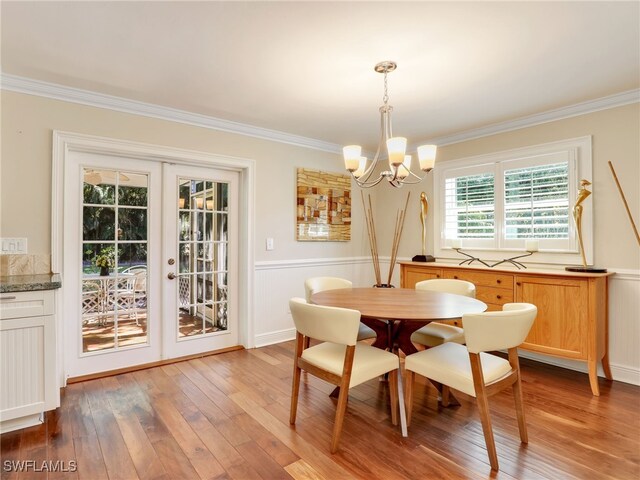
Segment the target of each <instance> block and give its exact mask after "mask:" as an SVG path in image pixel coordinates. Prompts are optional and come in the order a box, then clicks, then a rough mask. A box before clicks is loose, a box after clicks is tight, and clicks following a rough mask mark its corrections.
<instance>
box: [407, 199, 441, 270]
mask: <svg viewBox="0 0 640 480" xmlns="http://www.w3.org/2000/svg"><path fill="white" fill-rule="evenodd" d="M428 211H429V200H428V199H427V194H426V193H424V192H422V193H421V194H420V223H422V255H416V256H415V257H413V258H412V259H411V260H413V261H414V262H435V261H436V259H435V258H434V257H432V256H431V255H427V212H428Z"/></svg>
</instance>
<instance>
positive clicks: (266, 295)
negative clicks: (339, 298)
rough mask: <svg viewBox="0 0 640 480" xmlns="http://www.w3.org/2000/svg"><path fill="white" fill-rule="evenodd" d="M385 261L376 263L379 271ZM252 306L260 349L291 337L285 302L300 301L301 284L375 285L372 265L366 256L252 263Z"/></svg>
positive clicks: (302, 287) (289, 320)
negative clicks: (314, 280) (323, 280)
mask: <svg viewBox="0 0 640 480" xmlns="http://www.w3.org/2000/svg"><path fill="white" fill-rule="evenodd" d="M388 265H389V264H388V260H383V259H381V260H380V268H381V269H382V271H385V270H387V269H388V268H389V267H388ZM255 270H256V281H255V289H256V303H255V315H256V317H255V324H254V331H255V338H254V345H255V346H256V347H261V346H264V345H271V344H273V343H278V342H284V341H287V340H291V339H293V338H294V337H295V329H294V327H293V320H292V319H291V313H290V312H289V299H290V298H292V297H302V298H304V281H305V279H307V278H309V277H320V276H330V277H341V278H346V279H348V280H351V281H352V282H353V285H354V287H367V286H371V285H373V284H374V283H375V276H374V273H373V266H372V264H371V260H370V259H369V258H368V257H348V258H328V259H327V258H325V259H316V258H314V259H303V260H290V261H282V262H259V263H256V269H255Z"/></svg>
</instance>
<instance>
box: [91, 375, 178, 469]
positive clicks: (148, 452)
mask: <svg viewBox="0 0 640 480" xmlns="http://www.w3.org/2000/svg"><path fill="white" fill-rule="evenodd" d="M112 382H115V384H113V383H112ZM109 383H111V384H112V388H111V389H110V390H109V391H108V393H107V398H108V400H109V404H110V405H111V409H112V411H113V414H114V416H115V419H116V422H117V423H118V427H119V428H120V433H121V434H122V437H123V439H124V442H125V444H126V445H127V448H128V449H129V455H130V456H131V460H132V461H133V464H134V466H135V469H136V472H137V474H138V477H139V478H140V479H141V480H152V479H158V480H169V477H168V476H167V472H166V471H165V469H164V467H163V465H162V462H161V461H160V459H159V458H158V455H157V453H156V451H155V449H154V448H153V445H152V444H151V442H150V441H149V438H148V437H147V434H146V433H145V431H144V429H143V428H142V425H141V424H140V421H139V420H138V417H137V416H136V414H135V406H136V399H135V396H134V395H132V394H131V391H130V390H131V389H128V390H127V389H126V387H124V388H122V384H121V383H120V382H119V381H118V380H117V379H116V378H115V377H110V378H107V379H103V381H102V384H103V385H107V384H109Z"/></svg>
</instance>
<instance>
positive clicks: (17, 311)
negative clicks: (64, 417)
mask: <svg viewBox="0 0 640 480" xmlns="http://www.w3.org/2000/svg"><path fill="white" fill-rule="evenodd" d="M53 312H54V291H53V290H39V291H29V292H15V293H0V432H1V433H4V432H9V431H11V430H16V429H18V428H24V427H28V426H31V425H36V424H38V423H42V422H43V419H44V412H45V411H47V410H53V409H55V408H57V407H58V406H60V394H59V389H58V387H57V384H56V355H55V350H56V336H55V322H54V316H53Z"/></svg>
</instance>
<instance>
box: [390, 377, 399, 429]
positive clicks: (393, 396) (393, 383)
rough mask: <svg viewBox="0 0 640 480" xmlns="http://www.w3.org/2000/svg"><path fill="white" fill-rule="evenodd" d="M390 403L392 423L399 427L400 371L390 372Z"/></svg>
mask: <svg viewBox="0 0 640 480" xmlns="http://www.w3.org/2000/svg"><path fill="white" fill-rule="evenodd" d="M389 403H391V423H392V424H393V425H398V370H391V371H390V372H389Z"/></svg>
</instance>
